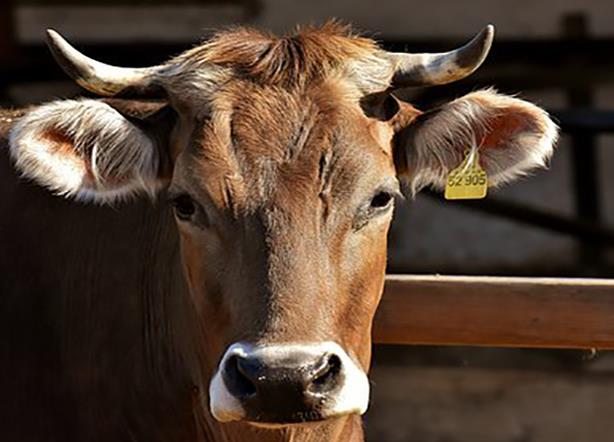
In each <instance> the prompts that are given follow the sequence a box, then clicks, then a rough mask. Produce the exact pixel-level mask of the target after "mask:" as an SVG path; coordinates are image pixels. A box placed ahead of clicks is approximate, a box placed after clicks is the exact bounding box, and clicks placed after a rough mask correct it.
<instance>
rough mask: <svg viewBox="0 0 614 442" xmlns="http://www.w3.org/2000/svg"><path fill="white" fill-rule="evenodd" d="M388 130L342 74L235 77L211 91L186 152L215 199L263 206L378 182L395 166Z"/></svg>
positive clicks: (391, 173)
mask: <svg viewBox="0 0 614 442" xmlns="http://www.w3.org/2000/svg"><path fill="white" fill-rule="evenodd" d="M391 137H392V130H391V129H390V128H389V127H388V126H387V125H386V124H385V123H382V122H380V121H377V120H375V119H370V118H368V117H367V116H365V114H364V113H363V111H362V109H361V107H360V104H359V100H358V99H357V98H356V97H355V96H354V94H353V93H352V90H351V85H348V84H346V83H344V81H343V80H340V79H329V80H326V81H322V82H321V84H313V85H307V86H305V87H301V88H293V89H288V88H284V87H280V86H279V85H266V84H264V85H263V84H256V83H254V82H250V81H246V80H244V79H236V80H234V81H229V82H228V83H227V84H226V86H225V87H224V88H223V89H222V90H220V91H219V92H218V93H217V94H215V96H214V97H213V98H212V102H211V106H210V113H209V116H208V117H207V118H205V119H204V120H203V121H202V122H201V123H200V127H199V128H198V129H197V136H196V137H195V139H194V140H193V144H192V148H191V149H190V152H189V154H188V155H187V158H188V159H189V161H190V162H191V163H193V164H192V166H191V167H190V169H191V170H193V171H195V172H196V175H197V177H196V178H197V179H198V178H199V177H206V178H204V179H202V178H201V179H198V183H199V184H200V185H202V186H204V187H205V190H207V191H208V193H209V194H212V195H217V199H218V200H219V201H220V203H223V204H227V203H228V200H229V199H232V200H233V201H234V202H235V204H236V203H239V204H243V205H250V206H261V205H262V204H266V203H267V202H275V203H276V204H280V203H281V202H283V201H290V200H291V199H297V198H301V197H303V198H304V196H305V195H311V196H315V197H317V196H318V195H319V193H320V192H321V191H322V190H323V189H324V188H326V187H329V188H330V189H329V190H330V191H333V192H335V193H336V194H348V193H350V191H351V190H352V189H358V188H360V187H370V186H376V185H377V184H378V183H377V182H378V181H379V180H381V179H382V177H387V176H390V175H393V174H394V171H393V166H392V152H391V143H390V140H391Z"/></svg>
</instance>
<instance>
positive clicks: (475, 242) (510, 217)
mask: <svg viewBox="0 0 614 442" xmlns="http://www.w3.org/2000/svg"><path fill="white" fill-rule="evenodd" d="M3 1H4V3H2V5H1V6H0V12H1V15H0V36H1V37H2V39H1V41H2V43H0V61H1V64H0V80H1V81H2V82H1V84H0V86H1V87H0V100H1V101H2V103H3V104H4V105H12V106H19V105H25V104H28V103H36V102H40V101H45V100H49V99H52V98H55V97H67V96H74V95H76V94H79V93H81V91H79V89H78V88H77V87H76V86H75V85H73V84H72V83H71V82H70V81H67V79H66V78H65V77H64V75H63V74H62V73H61V72H60V71H59V69H58V68H57V67H55V65H54V64H53V62H52V59H51V56H50V55H49V54H48V53H47V52H46V50H45V48H44V47H43V41H44V40H43V38H44V29H45V28H48V27H52V28H55V29H57V30H59V31H61V32H62V33H63V34H64V35H65V36H67V37H69V38H70V39H71V40H72V41H73V42H74V43H75V44H77V46H79V47H80V48H82V49H84V51H85V52H86V53H89V54H91V55H92V56H94V57H95V58H99V59H102V60H104V61H108V62H112V63H117V64H123V65H135V66H136V65H147V64H151V63H157V62H160V61H162V60H164V59H166V58H168V57H169V56H171V55H173V54H175V53H177V52H179V51H181V50H182V49H185V48H188V47H190V46H191V45H192V44H193V43H194V42H196V41H198V40H199V39H201V38H202V37H203V36H206V35H208V34H209V33H210V32H211V31H212V30H214V29H216V28H219V27H220V26H227V25H231V24H241V23H243V24H249V25H252V26H257V27H262V28H267V29H271V30H273V31H276V32H284V31H287V30H289V29H291V28H292V27H294V26H295V25H296V24H301V23H303V24H304V23H309V22H316V23H317V22H322V21H324V20H326V19H328V18H330V17H336V18H339V19H341V20H344V21H347V22H350V23H352V24H354V26H355V27H356V29H357V30H360V31H363V32H365V33H366V34H367V35H370V36H374V37H375V38H377V39H379V40H380V41H381V42H382V44H384V45H385V46H386V47H388V48H391V49H396V50H410V51H431V50H433V51H434V50H444V49H449V48H452V47H454V46H456V45H458V44H459V43H462V42H463V41H464V40H466V39H468V38H469V37H470V36H472V35H473V34H474V33H475V32H477V31H478V30H480V29H481V28H482V27H483V26H484V25H485V24H487V23H493V24H495V26H496V29H497V37H496V40H495V45H494V48H493V51H492V53H491V57H490V58H489V60H488V61H487V62H486V63H485V65H484V66H483V68H481V70H480V71H479V73H478V74H476V75H475V76H473V77H472V78H470V79H467V80H464V81H463V82H460V83H459V84H455V85H452V86H446V87H439V88H430V89H421V90H408V91H403V92H402V93H401V95H402V96H403V97H404V98H405V99H408V100H411V101H412V102H414V103H417V104H418V105H419V106H421V107H423V108H428V107H431V106H435V105H436V104H437V103H439V102H441V101H444V100H449V99H451V98H453V97H455V96H458V95H461V94H463V93H466V92H468V91H471V90H474V89H476V88H480V87H487V86H492V85H495V86H497V87H498V88H499V89H500V90H502V91H504V92H508V93H514V94H519V95H520V96H521V97H523V98H526V99H529V100H532V101H534V102H537V103H539V104H540V105H542V106H544V107H546V108H547V109H549V110H550V111H552V112H553V114H554V115H555V116H556V118H557V119H558V121H559V123H560V125H561V127H562V129H563V131H564V132H563V136H562V139H561V142H560V145H559V148H558V150H557V152H556V154H555V156H554V158H553V160H552V163H551V165H550V169H549V170H547V171H539V172H536V173H535V174H534V175H533V176H531V177H529V178H526V179H523V180H521V181H520V182H519V183H515V184H512V185H509V186H508V187H506V188H504V189H501V190H496V191H493V192H491V194H490V195H489V197H488V199H487V200H485V201H480V202H474V203H468V204H461V203H454V202H446V201H444V200H442V199H441V197H440V196H438V195H436V194H433V193H430V192H424V193H423V194H421V195H419V196H418V197H417V198H416V199H415V200H411V201H405V202H403V203H401V204H399V207H398V209H397V213H396V217H395V221H394V225H393V228H392V231H391V241H390V263H389V270H390V271H391V272H402V273H457V274H488V275H532V276H539V275H541V276H590V277H613V276H614V253H613V252H612V250H613V246H614V174H612V173H611V172H610V169H611V168H612V167H614V137H612V135H610V134H611V133H612V132H614V3H612V2H611V1H608V0H585V1H582V0H565V1H557V0H542V1H539V2H536V1H529V0H516V1H513V2H512V1H498V0H497V1H495V0H490V1H489V0H474V1H460V0H456V1H455V0H431V1H416V0H377V1H374V0H326V1H324V0H312V1H288V0H154V1H145V0H133V1H128V0H107V1H103V0H86V1H77V0H15V1H12V2H11V1H7V0H3ZM612 296H613V297H614V293H613V294H612ZM373 388H374V399H373V405H372V409H371V411H370V412H369V414H368V416H367V424H366V425H367V433H368V435H369V440H372V441H391V442H392V441H414V442H436V441H437V442H461V441H462V442H481V441H484V442H487V441H488V442H555V441H556V442H582V441H591V442H601V441H603V442H606V441H607V442H609V441H611V440H612V438H613V437H614V436H611V434H614V424H613V423H611V419H610V416H609V413H610V410H612V408H613V406H614V358H613V357H612V356H611V355H610V354H607V353H596V354H587V353H583V352H576V351H537V350H532V351H529V350H502V349H471V348H424V347H420V348H418V347H416V348H408V347H405V348H400V347H399V348H395V347H378V348H377V349H376V351H375V367H374V371H373Z"/></svg>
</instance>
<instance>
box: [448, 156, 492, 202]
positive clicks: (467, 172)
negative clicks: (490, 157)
mask: <svg viewBox="0 0 614 442" xmlns="http://www.w3.org/2000/svg"><path fill="white" fill-rule="evenodd" d="M487 189H488V178H487V176H486V171H485V170H484V169H482V167H481V166H480V156H479V153H478V149H470V150H467V151H466V152H465V159H464V160H463V162H462V163H461V165H460V166H458V167H457V168H456V169H453V170H451V171H450V174H449V175H448V182H447V183H446V191H445V194H444V196H445V198H446V199H447V200H469V199H481V198H484V197H485V196H486V191H487Z"/></svg>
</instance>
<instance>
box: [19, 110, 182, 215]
mask: <svg viewBox="0 0 614 442" xmlns="http://www.w3.org/2000/svg"><path fill="white" fill-rule="evenodd" d="M132 107H133V108H134V107H135V106H132ZM137 107H138V106H137ZM147 109H148V110H149V112H145V113H144V115H140V114H139V115H136V114H138V112H137V113H136V114H135V113H134V112H132V115H131V112H125V111H124V110H123V109H122V108H121V106H118V105H117V104H114V103H109V102H103V101H98V100H64V101H56V102H52V103H49V104H44V105H41V106H38V107H36V108H33V109H32V110H31V111H29V112H27V113H26V114H24V116H23V117H21V118H20V120H19V121H18V122H17V124H16V125H15V126H14V127H13V129H12V130H11V134H10V152H11V156H12V158H13V160H14V162H15V165H16V167H17V169H18V170H19V171H20V172H21V173H22V174H23V175H24V176H26V177H28V178H31V179H33V180H34V181H36V182H37V183H39V184H41V185H42V186H44V187H47V188H48V189H50V190H52V191H53V192H55V193H57V194H60V195H64V196H69V197H74V198H75V199H78V200H84V201H94V202H98V203H113V202H116V201H118V200H122V199H125V198H127V197H129V196H131V195H133V194H135V193H138V192H143V191H144V192H147V193H149V194H154V193H155V192H156V191H157V190H158V189H160V188H161V187H162V185H163V184H164V181H165V180H164V178H163V177H162V176H161V169H163V168H164V167H163V164H164V162H165V161H166V159H165V158H166V152H167V146H165V145H164V144H167V141H166V138H167V136H166V137H160V136H158V135H157V134H156V131H159V129H160V127H164V126H169V127H170V124H171V123H170V122H167V124H151V123H148V121H147V120H148V119H160V118H165V119H167V120H168V119H172V118H173V116H172V115H174V113H172V115H171V113H169V112H164V106H163V105H158V106H157V108H155V107H154V108H152V107H151V106H150V107H149V108H147ZM162 114H164V115H166V116H164V115H163V116H162V117H160V115H162ZM167 114H168V115H167ZM168 132H170V130H169V131H167V133H168Z"/></svg>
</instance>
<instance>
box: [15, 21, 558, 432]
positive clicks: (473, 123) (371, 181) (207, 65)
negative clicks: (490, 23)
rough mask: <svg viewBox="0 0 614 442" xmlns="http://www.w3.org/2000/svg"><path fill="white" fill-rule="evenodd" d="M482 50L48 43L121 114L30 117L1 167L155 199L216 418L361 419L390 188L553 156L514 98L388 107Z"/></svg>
mask: <svg viewBox="0 0 614 442" xmlns="http://www.w3.org/2000/svg"><path fill="white" fill-rule="evenodd" d="M492 37H493V29H492V27H487V28H486V29H485V30H484V31H482V32H481V33H480V34H479V35H478V36H477V37H475V38H474V39H473V40H472V41H471V42H469V43H468V44H467V45H466V46H464V47H462V48H460V49H458V50H456V51H452V52H449V53H442V54H399V53H389V52H386V51H383V50H381V49H380V48H379V47H377V45H376V44H375V43H374V42H372V41H371V40H369V39H365V38H361V37H357V36H354V35H351V34H350V33H349V32H348V31H347V30H345V29H342V28H340V27H339V26H338V25H327V26H324V27H322V28H319V29H306V30H303V31H301V32H298V33H296V34H293V35H291V36H287V37H284V38H276V37H273V36H269V35H265V34H262V33H259V32H256V31H250V30H245V29H239V30H233V31H227V32H223V33H220V34H218V35H217V36H215V37H214V38H213V39H212V40H210V41H209V42H207V43H205V44H203V45H200V46H197V47H195V48H194V49H191V50H189V51H187V52H185V53H183V54H181V55H179V56H178V57H176V58H174V59H172V60H170V61H169V62H168V63H165V64H163V65H160V66H155V67H150V68H141V69H127V68H118V67H113V66H108V65H105V64H102V63H100V62H97V61H95V60H92V59H90V58H88V57H86V56H84V55H82V54H80V53H79V52H77V51H76V50H75V49H74V48H73V47H71V46H69V45H68V43H67V42H66V41H64V40H63V39H62V38H61V37H60V36H59V35H58V34H56V33H54V32H52V31H50V32H49V42H50V47H51V49H52V51H53V53H54V55H55V57H56V58H57V60H58V61H59V63H60V64H61V65H62V67H63V68H64V69H65V70H66V71H67V73H68V74H70V75H71V76H72V77H73V78H74V79H75V80H76V81H77V82H78V83H79V84H80V85H82V86H83V87H85V88H86V89H88V90H90V91H91V92H94V93H96V94H99V95H102V96H113V97H124V100H116V99H113V100H90V99H82V100H67V101H57V102H53V103H50V104H46V105H42V106H39V107H36V108H33V109H32V110H30V111H29V112H27V113H26V114H25V115H24V117H23V118H22V119H21V120H20V121H19V123H18V124H17V125H16V126H15V127H14V129H13V131H12V133H11V154H12V157H13V159H14V161H15V163H16V165H17V167H18V168H19V169H20V170H21V171H22V172H23V174H24V175H25V176H27V177H30V178H32V179H34V180H36V181H38V182H39V183H41V184H43V185H44V186H46V187H48V188H50V189H51V190H53V191H54V192H56V193H58V194H61V195H65V196H69V197H74V198H75V199H78V200H83V201H93V202H96V203H116V202H117V201H118V200H121V199H124V198H126V197H128V196H130V195H132V194H134V193H136V192H139V191H144V192H146V193H149V194H156V193H159V192H162V193H163V194H164V195H165V196H166V197H167V198H168V200H169V201H170V203H171V204H170V206H171V207H172V210H173V211H174V213H175V217H176V222H177V229H178V232H179V238H180V242H181V250H182V265H183V269H184V274H185V278H186V281H187V285H188V286H189V291H190V297H191V301H192V304H193V305H194V308H195V310H196V312H197V313H198V316H199V318H200V321H201V322H202V324H203V327H204V328H206V330H207V333H208V335H209V339H208V340H209V341H210V345H209V348H208V349H207V352H208V357H210V358H211V359H212V360H214V361H215V362H216V364H217V366H216V369H215V370H213V371H212V373H210V376H209V377H210V394H209V401H210V409H211V412H212V414H213V415H214V416H215V417H216V418H217V419H218V420H220V421H233V420H244V421H249V422H253V423H261V424H287V423H293V422H303V421H311V420H321V419H326V418H330V417H336V416H342V415H348V414H355V413H363V412H364V411H365V410H366V408H367V404H368V396H369V384H368V380H367V376H366V372H367V371H368V367H369V363H370V347H371V322H372V319H373V315H374V313H375V309H376V307H377V305H378V302H379V299H380V295H381V293H382V288H383V282H384V272H385V263H386V234H387V231H388V227H389V224H390V220H391V218H392V212H393V206H394V201H395V197H396V196H397V195H398V194H399V181H400V179H403V180H405V181H406V182H407V183H408V188H409V189H411V190H412V191H413V192H416V191H418V190H419V189H420V188H422V187H424V186H431V187H435V188H441V187H442V186H444V185H445V180H446V176H447V174H448V172H449V171H450V170H451V169H453V168H455V167H457V166H458V165H459V164H460V163H461V161H462V158H463V152H464V151H465V149H467V148H470V147H474V148H478V149H479V150H480V154H481V155H480V158H481V162H482V167H483V168H484V169H485V170H486V171H487V173H488V175H489V178H490V183H491V184H492V185H497V184H499V183H502V182H504V181H507V180H509V179H511V178H514V177H516V176H518V175H521V174H523V173H525V172H527V171H528V170H530V169H532V168H534V167H536V166H540V165H542V164H543V163H544V161H545V160H546V159H547V158H548V157H549V156H550V154H551V152H552V145H553V143H554V141H555V138H556V127H555V125H554V124H553V123H552V122H551V121H550V119H549V118H548V116H547V115H546V113H545V112H544V111H542V110H541V109H539V108H537V107H536V106H534V105H532V104H529V103H527V102H525V101H522V100H519V99H517V98H512V97H508V96H504V95H500V94H498V93H496V92H494V91H492V90H485V91H479V92H474V93H471V94H469V95H466V96H464V97H462V98H459V99H457V100H455V101H452V102H450V103H448V104H445V105H443V106H441V107H439V108H437V109H434V110H431V111H428V112H425V113H423V112H421V111H419V110H417V109H415V108H414V107H412V106H411V105H409V104H407V103H403V102H401V101H399V100H397V99H396V98H395V97H394V96H393V95H392V93H391V92H392V91H393V90H394V89H395V88H399V87H406V86H424V85H434V84H444V83H448V82H451V81H455V80H458V79H460V78H463V77H465V76H466V75H468V74H470V73H471V72H473V71H474V70H475V69H477V67H478V66H479V65H480V64H481V63H482V61H483V60H484V58H485V57H486V54H487V52H488V50H489V48H490V44H491V41H492ZM125 97H133V98H138V99H140V100H143V99H151V98H157V99H158V100H159V101H157V102H149V103H148V104H145V103H140V102H138V101H125ZM139 103H140V104H139ZM131 106H132V107H138V108H140V109H141V110H142V109H148V111H147V112H144V113H143V112H140V113H139V112H137V113H135V112H131V111H129V110H127V108H129V107H131ZM137 114H138V115H137ZM143 115H145V116H143Z"/></svg>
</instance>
